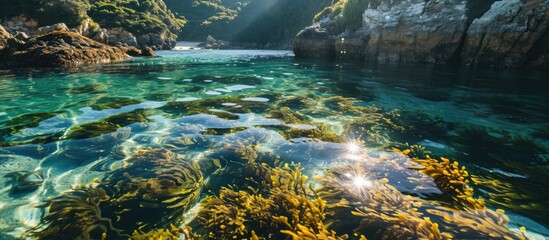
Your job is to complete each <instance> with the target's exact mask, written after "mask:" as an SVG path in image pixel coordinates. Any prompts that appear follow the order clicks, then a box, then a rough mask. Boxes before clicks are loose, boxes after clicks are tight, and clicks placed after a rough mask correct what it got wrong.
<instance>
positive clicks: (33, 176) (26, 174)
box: [4, 170, 44, 194]
mask: <svg viewBox="0 0 549 240" xmlns="http://www.w3.org/2000/svg"><path fill="white" fill-rule="evenodd" d="M4 177H5V178H10V181H9V182H8V183H10V184H11V188H10V194H24V193H29V192H32V191H35V190H36V189H38V188H39V187H40V186H42V183H43V182H44V176H43V174H42V172H41V171H40V170H37V171H33V172H30V171H18V172H11V173H8V174H6V175H5V176H4Z"/></svg>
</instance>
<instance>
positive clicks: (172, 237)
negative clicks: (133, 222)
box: [131, 225, 201, 240]
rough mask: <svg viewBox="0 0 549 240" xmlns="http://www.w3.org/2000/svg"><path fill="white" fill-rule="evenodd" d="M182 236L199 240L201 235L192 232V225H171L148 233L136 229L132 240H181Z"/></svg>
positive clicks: (189, 239) (187, 239)
mask: <svg viewBox="0 0 549 240" xmlns="http://www.w3.org/2000/svg"><path fill="white" fill-rule="evenodd" d="M181 237H184V238H183V239H186V240H198V239H201V238H200V237H199V236H197V235H195V234H193V233H192V228H190V227H176V226H175V225H171V226H170V228H169V229H159V230H154V231H151V232H148V233H140V232H137V231H135V232H134V233H133V235H132V237H131V239H132V240H179V239H181Z"/></svg>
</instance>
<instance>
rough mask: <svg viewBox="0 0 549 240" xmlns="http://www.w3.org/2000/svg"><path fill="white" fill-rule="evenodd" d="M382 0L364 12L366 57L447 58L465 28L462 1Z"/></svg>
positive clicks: (397, 59)
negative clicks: (373, 7) (367, 37)
mask: <svg viewBox="0 0 549 240" xmlns="http://www.w3.org/2000/svg"><path fill="white" fill-rule="evenodd" d="M395 2H397V1H392V3H391V2H389V1H382V3H381V4H380V6H378V8H377V9H367V10H366V11H365V12H364V14H363V23H362V24H363V26H364V29H362V30H363V31H364V33H365V34H366V35H369V36H370V37H369V41H368V42H367V45H366V50H365V53H364V54H365V58H366V59H367V60H374V61H379V62H425V63H437V62H447V61H449V59H450V58H451V57H452V55H453V54H454V52H455V51H456V49H457V48H458V47H459V45H460V42H461V37H462V36H463V34H464V33H465V31H466V28H467V26H466V25H467V24H466V23H467V16H466V8H465V4H466V3H465V1H462V0H448V1H428V2H426V1H424V0H410V1H400V3H397V4H395Z"/></svg>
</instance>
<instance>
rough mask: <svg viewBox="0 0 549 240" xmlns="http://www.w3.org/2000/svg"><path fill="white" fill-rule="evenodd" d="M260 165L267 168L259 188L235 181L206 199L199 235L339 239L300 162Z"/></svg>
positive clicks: (196, 223)
mask: <svg viewBox="0 0 549 240" xmlns="http://www.w3.org/2000/svg"><path fill="white" fill-rule="evenodd" d="M259 168H263V169H264V170H265V174H264V175H263V176H258V177H262V178H263V179H262V180H261V181H260V185H261V187H260V188H252V187H249V188H248V189H238V188H237V187H236V186H234V185H233V187H231V188H222V189H221V191H220V193H219V195H218V196H208V197H206V199H205V200H204V201H203V202H202V205H201V207H202V208H201V210H200V211H199V213H198V219H197V220H196V222H195V223H194V225H196V227H195V229H196V230H197V233H201V234H204V235H207V236H208V238H210V239H229V238H241V239H289V238H290V237H292V238H294V239H311V237H314V238H313V239H317V237H320V236H325V237H329V238H326V239H336V236H335V233H333V232H330V231H328V230H327V229H326V227H325V225H324V224H323V220H324V212H323V211H324V207H325V203H324V201H323V200H322V199H321V198H318V197H315V196H314V194H313V192H312V191H311V187H310V186H306V185H305V182H306V181H307V179H308V178H307V177H306V176H304V175H302V174H301V171H300V169H299V166H294V168H292V167H290V165H285V166H284V167H283V168H271V167H269V166H268V165H266V164H262V165H260V166H259ZM256 181H257V180H256ZM299 236H301V238H300V237H299ZM318 239H322V238H318Z"/></svg>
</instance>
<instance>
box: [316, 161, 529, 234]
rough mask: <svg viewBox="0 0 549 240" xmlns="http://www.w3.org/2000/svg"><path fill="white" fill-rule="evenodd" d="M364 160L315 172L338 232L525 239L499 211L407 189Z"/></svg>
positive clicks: (332, 225)
mask: <svg viewBox="0 0 549 240" xmlns="http://www.w3.org/2000/svg"><path fill="white" fill-rule="evenodd" d="M360 166H362V164H359V165H356V164H355V165H339V166H335V167H332V168H330V169H329V170H328V171H327V172H326V173H325V175H324V176H322V177H320V176H319V177H315V180H316V181H317V182H319V183H320V184H321V187H319V188H317V189H315V191H316V193H317V194H318V196H319V197H321V198H322V199H323V200H325V201H326V221H325V222H326V224H327V225H329V226H330V228H331V229H332V230H334V231H336V232H346V233H350V232H352V233H353V235H355V236H356V235H359V234H360V235H364V236H366V237H367V238H369V239H453V238H455V239H486V238H501V239H525V236H523V235H518V234H516V233H515V232H513V231H511V230H509V229H508V228H507V227H506V223H507V222H508V221H509V219H508V218H507V217H506V216H505V215H503V213H502V212H501V211H499V212H494V211H491V210H488V209H478V210H475V209H470V208H468V207H463V206H460V202H459V201H456V202H454V203H451V204H443V205H441V204H440V203H441V202H440V201H432V200H427V199H422V198H419V197H416V196H412V195H406V194H403V193H401V192H400V191H398V190H397V189H396V188H395V187H393V186H392V185H391V183H390V182H389V180H388V179H387V178H375V177H374V178H371V177H370V175H369V174H368V170H367V169H366V168H363V167H360ZM396 184H397V185H398V184H400V183H396ZM451 200H453V199H451ZM460 209H462V210H460Z"/></svg>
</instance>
